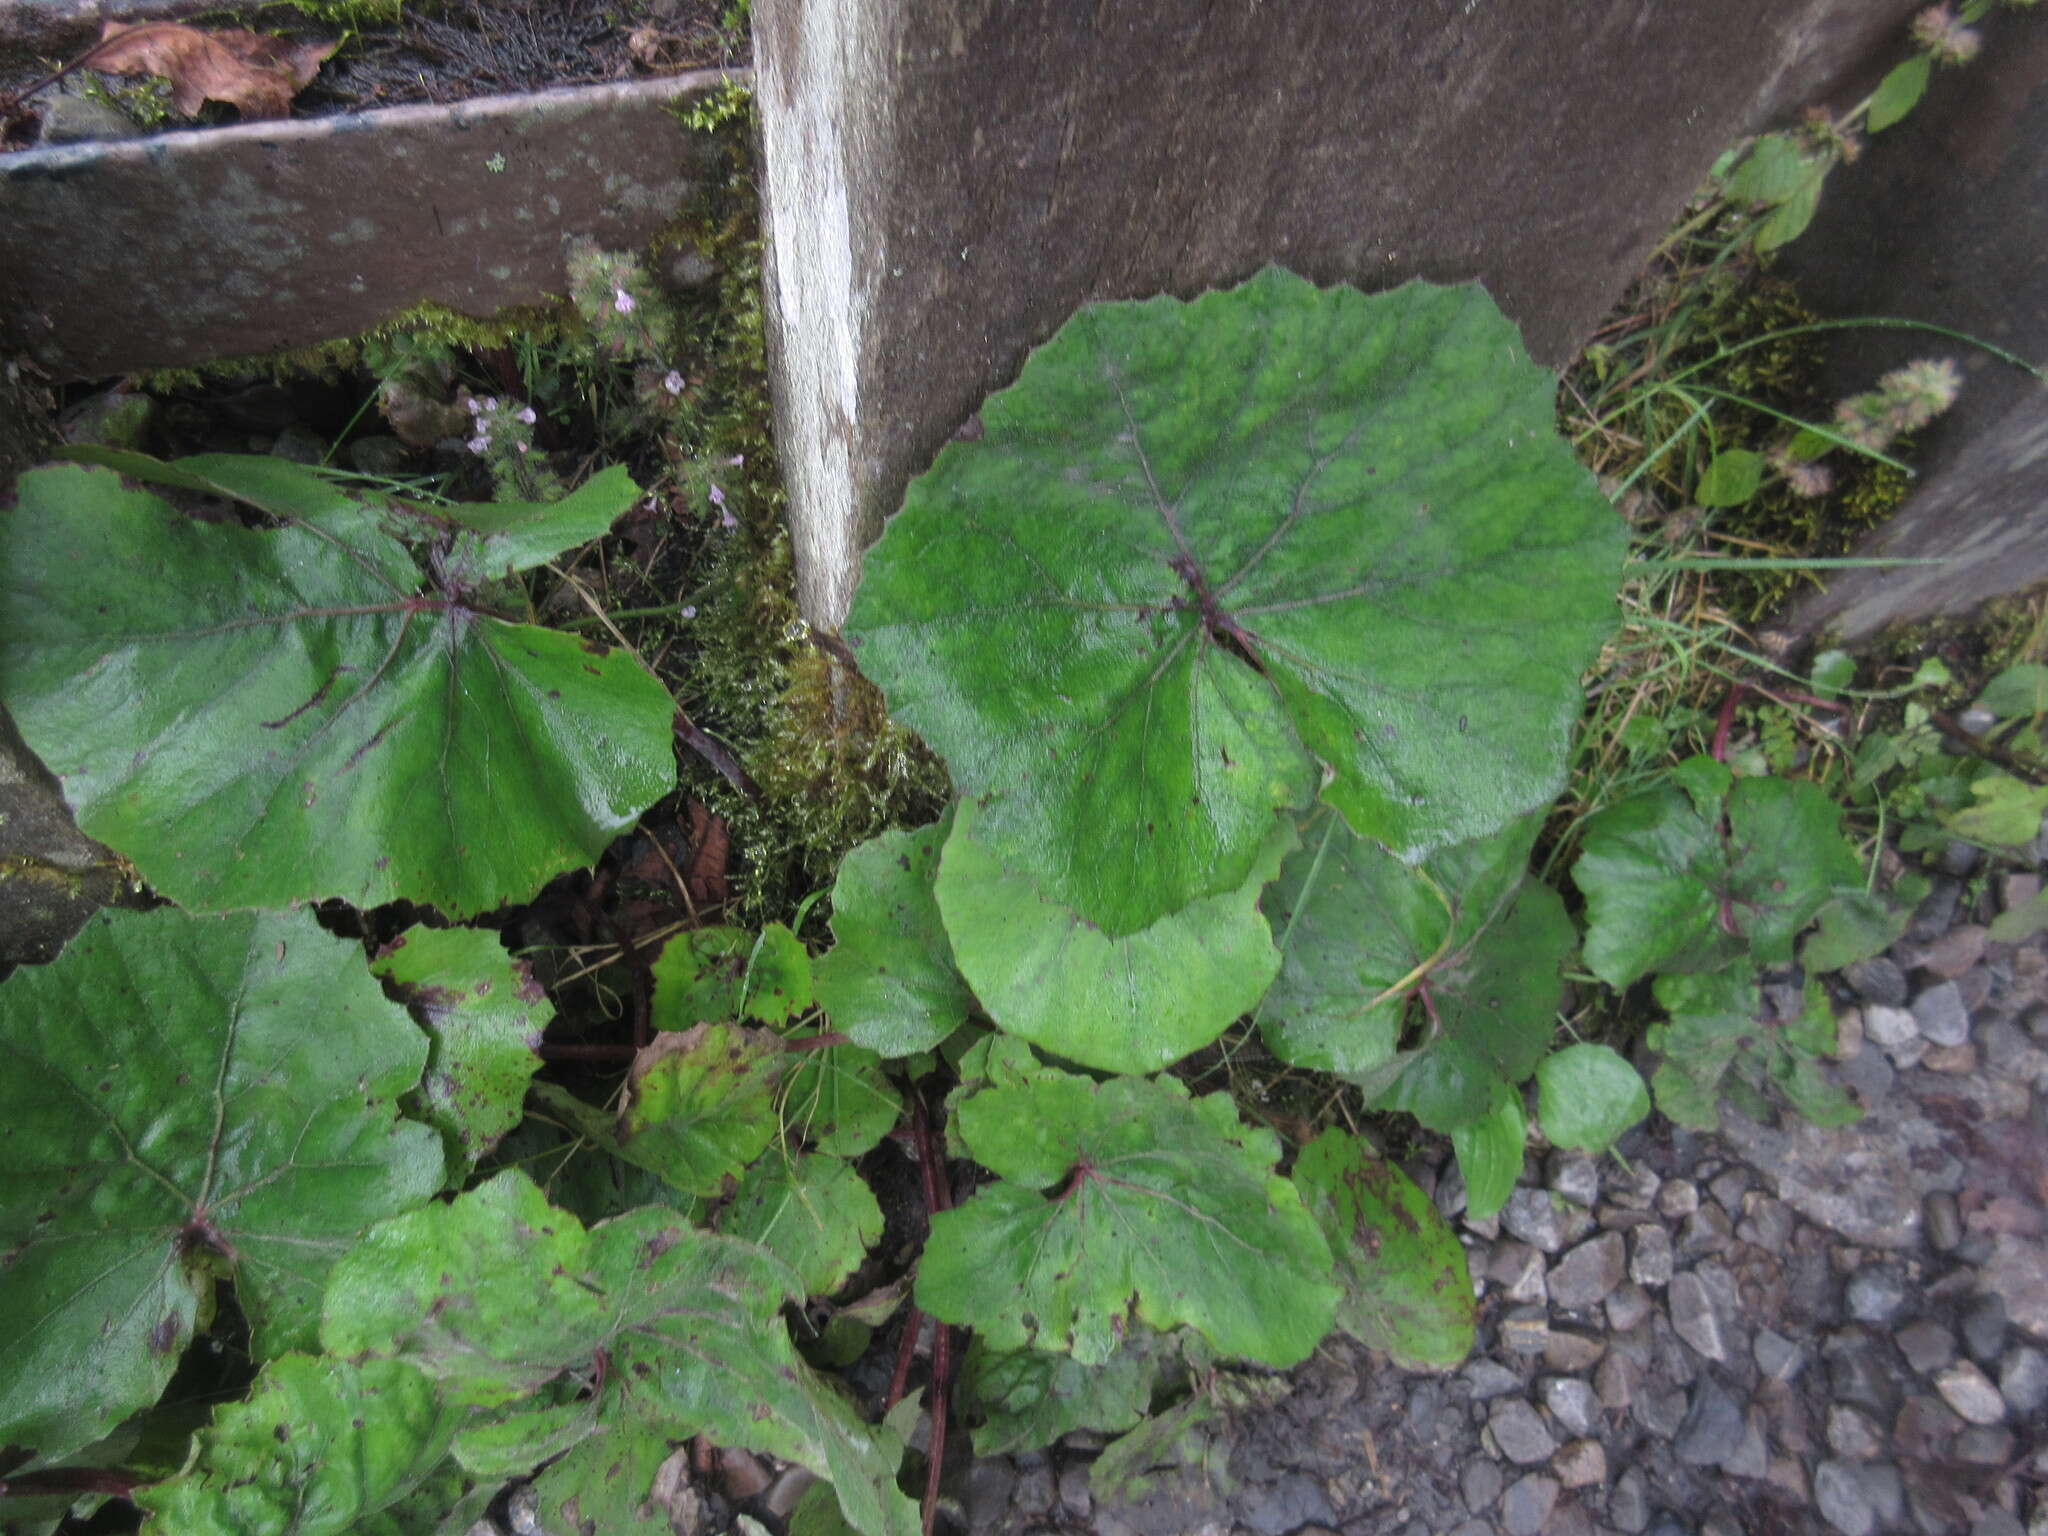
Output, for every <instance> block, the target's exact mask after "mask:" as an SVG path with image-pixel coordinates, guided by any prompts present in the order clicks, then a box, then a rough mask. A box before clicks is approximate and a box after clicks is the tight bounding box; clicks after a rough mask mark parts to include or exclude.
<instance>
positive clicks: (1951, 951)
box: [1919, 923, 1988, 981]
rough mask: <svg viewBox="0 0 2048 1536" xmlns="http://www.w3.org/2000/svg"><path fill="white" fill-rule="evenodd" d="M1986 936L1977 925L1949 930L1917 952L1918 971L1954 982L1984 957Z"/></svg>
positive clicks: (1967, 925)
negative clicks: (1918, 953)
mask: <svg viewBox="0 0 2048 1536" xmlns="http://www.w3.org/2000/svg"><path fill="white" fill-rule="evenodd" d="M1987 937H1988V935H1987V934H1986V932H1985V930H1984V928H1983V926H1982V925H1981V924H1978V923H1963V924H1961V925H1959V926H1958V927H1954V928H1951V929H1949V931H1948V932H1947V933H1944V934H1943V935H1942V936H1941V937H1940V938H1938V939H1935V940H1933V941H1932V942H1931V943H1929V944H1928V945H1927V947H1926V948H1925V949H1923V950H1921V951H1920V956H1919V959H1920V969H1921V970H1923V971H1926V972H1927V973H1928V974H1929V975H1932V976H1938V977H1940V978H1941V979H1942V980H1943V981H1954V980H1955V979H1956V978H1957V977H1959V976H1961V975H1962V974H1963V972H1965V971H1967V970H1969V969H1970V968H1971V967H1972V966H1974V965H1975V964H1976V963H1977V962H1978V961H1979V960H1982V959H1983V958H1984V942H1985V939H1986V938H1987Z"/></svg>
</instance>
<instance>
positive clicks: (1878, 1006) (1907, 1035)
mask: <svg viewBox="0 0 2048 1536" xmlns="http://www.w3.org/2000/svg"><path fill="white" fill-rule="evenodd" d="M1903 990H1904V984H1903V983H1901V991H1903ZM1904 1000H1905V999H1904V998H1903V997H1902V998H1901V999H1900V1001H1901V1002H1903V1001H1904ZM1863 1038H1864V1039H1866V1040H1868V1041H1870V1042H1871V1043H1872V1044H1873V1045H1879V1046H1882V1047H1883V1048H1884V1049H1885V1051H1886V1052H1887V1053H1891V1052H1896V1051H1897V1050H1898V1049H1899V1048H1900V1047H1901V1046H1907V1045H1912V1044H1914V1043H1915V1042H1917V1041H1918V1040H1919V1038H1920V1023H1919V1020H1917V1019H1915V1018H1914V1017H1913V1015H1912V1014H1911V1013H1909V1012H1908V1011H1907V1010H1906V1009H1904V1008H1893V1007H1888V1006H1886V1005H1885V1004H1882V1003H1870V1004H1867V1005H1866V1006H1865V1007H1864V1009H1863Z"/></svg>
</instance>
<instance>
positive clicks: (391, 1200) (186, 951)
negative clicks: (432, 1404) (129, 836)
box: [0, 909, 442, 1466]
mask: <svg viewBox="0 0 2048 1536" xmlns="http://www.w3.org/2000/svg"><path fill="white" fill-rule="evenodd" d="M0 1049H4V1050H5V1052H6V1056H7V1063H8V1065H7V1070H6V1071H4V1072H0V1127H4V1130H0V1187H4V1189H5V1197H4V1199H0V1252H4V1253H5V1254H6V1256H7V1257H6V1262H5V1264H4V1265H0V1360H4V1361H5V1362H6V1367H5V1369H4V1370H0V1444H5V1445H9V1446H16V1447H20V1448H22V1449H24V1450H27V1451H30V1452H32V1453H33V1454H34V1460H32V1461H31V1462H30V1463H29V1465H30V1466H34V1465H38V1464H48V1463H51V1462H54V1461H56V1460H57V1459H58V1458H60V1457H62V1456H64V1455H66V1454H67V1453H69V1452H71V1451H74V1450H77V1449H78V1448H80V1447H81V1446H84V1445H87V1444H89V1443H91V1442H92V1441H94V1440H97V1439H99V1438H100V1437H101V1436H102V1435H104V1434H106V1433H107V1431H108V1430H110V1429H111V1428H113V1426H114V1425H115V1424H116V1423H117V1422H119V1421H120V1420H121V1419H122V1418H124V1417H126V1416H127V1415H128V1414H130V1413H133V1412H135V1411H137V1410H139V1409H142V1408H146V1407H148V1406H149V1405H150V1404H151V1403H153V1402H155V1401H156V1399H157V1397H158V1396H159V1395H160V1394H161V1393H162V1392H163V1389H164V1386H165V1384H166V1383H168V1382H169V1381H170V1379H171V1373H172V1372H173V1370H175V1369H176V1367H177V1364H178V1360H179V1357H180V1356H181V1355H182V1354H183V1353H184V1350H185V1346H186V1345H187V1344H188V1343H190V1342H191V1339H192V1335H193V1331H194V1328H195V1325H196V1322H197V1318H198V1316H199V1313H200V1311H201V1309H202V1307H203V1306H206V1305H208V1304H209V1303H210V1301H211V1297H212V1291H213V1285H214V1278H215V1276H216V1275H217V1274H221V1273H226V1274H230V1275H232V1276H233V1278H234V1282H235V1290H236V1297H237V1299H238V1301H239V1302H240V1304H241V1308H242V1310H243V1312H244V1313H245V1314H246V1315H247V1316H248V1318H249V1322H250V1325H251V1330H252V1333H253V1343H254V1350H255V1353H256V1355H257V1357H258V1358H259V1359H261V1358H267V1357H269V1356H273V1355H277V1354H280V1353H282V1352H284V1351H286V1350H291V1349H297V1348H302V1347H304V1346H306V1345H309V1344H311V1343H312V1339H313V1329H314V1323H315V1319H316V1318H317V1316H318V1309H319V1298H320V1288H321V1286H322V1284H323V1283H324V1281H325V1279H326V1276H327V1271H328V1266H330V1265H331V1264H332V1263H333V1262H334V1261H335V1259H336V1258H337V1257H338V1256H339V1255H340V1253H341V1251H342V1250H343V1249H344V1248H346V1247H347V1246H348V1244H349V1242H350V1240H351V1239H352V1238H353V1237H354V1236H355V1234H356V1233H357V1232H359V1231H360V1230H361V1229H362V1228H363V1227H365V1226H367V1225H368V1224H369V1223H371V1222H373V1221H375V1220H377V1219H378V1218H380V1217H383V1216H388V1215H391V1214H392V1213H393V1212H396V1211H402V1210H405V1209H406V1208H407V1207H409V1206H413V1205H416V1204H418V1203H419V1202H421V1201H423V1200H426V1199H428V1198H429V1197H431V1196H432V1195H433V1193H434V1192H435V1191H436V1190H437V1189H439V1188H440V1187H441V1171H442V1164H441V1146H440V1138H439V1137H438V1136H437V1135H436V1134H435V1133H434V1132H433V1131H432V1130H431V1129H429V1128H428V1127H426V1126H424V1125H418V1124H414V1123H412V1122H410V1121H405V1120H401V1119H400V1118H399V1116H398V1111H397V1103H398V1099H399V1097H400V1096H401V1095H402V1094H405V1093H408V1092H410V1091H411V1089H412V1088H413V1086H414V1085H415V1084H416V1083H417V1082H418V1081H419V1076H420V1070H421V1068H422V1067H423V1066H425V1064H426V1059H427V1040H426V1037H425V1036H424V1035H422V1034H421V1033H420V1031H419V1029H418V1027H417V1026H415V1025H414V1024H413V1022H412V1020H411V1019H409V1018H407V1017H406V1015H405V1011H404V1010H403V1009H402V1008H400V1007H398V1005H397V1004H395V1003H392V1002H390V1001H388V1000H387V999H386V998H385V996H384V994H383V993H382V992H381V991H380V990H379V989H378V987H377V983H376V982H375V981H374V980H372V979H371V976H370V973H369V970H368V968H367V967H366V966H365V965H364V964H363V956H362V951H361V950H360V949H359V948H358V947H357V946H355V945H353V944H349V943H344V942H343V941H342V940H339V939H336V938H332V937H330V936H329V935H328V934H326V933H324V932H323V931H322V930H321V928H320V926H319V924H318V923H316V922H314V920H313V916H312V914H311V913H310V912H296V913H282V912H273V913H244V914H240V915H237V916H233V917H222V918H200V917H190V916H187V915H186V914H184V913H182V912H178V911H175V910H171V909H163V910H159V911H155V912H147V913H143V912H112V913H106V914H103V915H101V916H99V917H95V918H94V919H93V920H92V921H91V922H90V923H88V924H87V925H86V927H85V929H84V931H82V932H81V933H80V934H79V935H78V937H77V938H75V939H73V940H72V941H71V944H70V945H69V946H68V947H67V948H66V949H65V950H64V951H63V953H62V954H60V955H59V956H58V957H57V959H55V960H54V961H52V962H51V963H50V964H48V965H43V966H28V967H24V968H23V969H21V970H19V971H16V972H15V973H14V975H13V976H11V977H10V978H9V979H8V980H7V982H6V984H5V985H4V986H0Z"/></svg>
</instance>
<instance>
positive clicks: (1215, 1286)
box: [917, 1073, 1337, 1365]
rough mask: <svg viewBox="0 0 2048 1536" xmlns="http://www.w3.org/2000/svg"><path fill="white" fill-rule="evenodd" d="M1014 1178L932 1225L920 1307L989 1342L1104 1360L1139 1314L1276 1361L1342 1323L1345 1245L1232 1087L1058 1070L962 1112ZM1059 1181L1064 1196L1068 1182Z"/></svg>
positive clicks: (979, 1141)
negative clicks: (1276, 1168)
mask: <svg viewBox="0 0 2048 1536" xmlns="http://www.w3.org/2000/svg"><path fill="white" fill-rule="evenodd" d="M959 1117H960V1130H961V1134H962V1135H963V1136H964V1137H965V1138H966V1141H967V1145H968V1147H969V1148H970V1149H971V1150H972V1151H973V1153H974V1156H975V1157H976V1158H977V1159H978V1160H979V1161H980V1162H981V1163H983V1164H984V1165H985V1166H986V1167H988V1168H989V1169H990V1170H992V1171H993V1172H994V1173H995V1174H996V1175H997V1176H998V1182H997V1183H994V1184H991V1185H989V1186H987V1187H986V1188H984V1189H981V1190H978V1191H977V1192H976V1193H975V1195H974V1198H973V1199H971V1200H969V1201H967V1203H966V1204H964V1205H962V1206H960V1207H958V1208H957V1209H955V1210H951V1211H942V1212H940V1213H939V1214H938V1215H936V1216H934V1217H933V1218H932V1231H931V1240H930V1241H929V1242H928V1243H927V1244H926V1245H925V1250H924V1258H923V1259H922V1260H921V1261H920V1262H919V1264H918V1274H917V1303H918V1305H919V1306H921V1307H923V1308H924V1309H925V1310H926V1311H927V1312H929V1313H931V1314H932V1316H934V1317H937V1318H940V1319H942V1320H943V1321H945V1322H949V1323H962V1324H967V1325H969V1326H972V1327H973V1328H974V1330H975V1331H976V1332H977V1333H978V1334H980V1335H981V1337H982V1338H983V1339H985V1340H986V1341H987V1343H988V1346H989V1348H991V1349H1025V1348H1035V1349H1045V1350H1057V1351H1063V1352H1065V1353H1068V1354H1071V1355H1073V1356H1074V1358H1075V1359H1077V1360H1080V1361H1081V1362H1083V1363H1084V1364H1089V1365H1100V1364H1103V1363H1104V1362H1106V1361H1107V1360H1109V1359H1110V1357H1111V1356H1112V1355H1114V1354H1115V1353H1116V1350H1117V1345H1118V1340H1119V1335H1120V1333H1121V1331H1122V1326H1123V1323H1124V1321H1125V1319H1126V1318H1127V1317H1128V1315H1129V1314H1130V1312H1131V1309H1132V1308H1133V1306H1135V1307H1136V1309H1137V1315H1138V1317H1139V1318H1140V1319H1141V1320H1142V1321H1144V1322H1146V1323H1149V1324H1151V1325H1152V1326H1153V1327H1155V1328H1161V1329H1166V1328H1173V1327H1176V1326H1179V1325H1180V1324H1183V1323H1184V1324H1186V1325H1187V1326H1189V1327H1191V1328H1193V1329H1195V1330H1196V1331H1197V1332H1199V1333H1201V1334H1202V1335H1203V1337H1205V1338H1207V1339H1208V1340H1209V1341H1210V1342H1211V1343H1212V1344H1214V1345H1215V1346H1216V1347H1217V1348H1218V1349H1220V1350H1222V1351H1223V1352H1225V1353H1226V1354H1231V1355H1241V1356H1244V1357H1245V1358H1247V1359H1252V1360H1257V1361H1260V1362H1262V1363H1264V1364H1267V1365H1293V1364H1294V1363H1296V1362H1297V1361H1299V1360H1301V1359H1303V1358H1305V1357H1306V1356H1307V1355H1308V1353H1309V1351H1310V1350H1312V1349H1314V1348H1315V1347H1316V1345H1317V1343H1318V1342H1320V1341H1321V1339H1322V1337H1323V1335H1324V1333H1325V1332H1327V1331H1328V1329H1329V1326H1330V1318H1331V1315H1332V1313H1333V1311H1334V1310H1335V1307H1336V1303H1337V1288H1336V1286H1335V1285H1334V1284H1333V1283H1332V1282H1331V1279H1330V1250H1329V1247H1328V1245H1327V1243H1326V1242H1325V1241H1324V1239H1323V1235H1322V1233H1321V1231H1320V1230H1318V1228H1317V1226H1316V1223H1315V1220H1314V1219H1313V1218H1312V1217H1311V1216H1310V1215H1309V1214H1308V1212H1307V1211H1306V1210H1304V1209H1303V1208H1302V1204H1301V1199H1300V1196H1299V1195H1298V1194H1297V1193H1296V1192H1295V1188H1294V1186H1293V1185H1292V1184H1290V1183H1288V1182H1287V1180H1285V1179H1283V1178H1279V1177H1277V1176H1276V1175H1275V1174H1274V1172H1273V1165H1274V1163H1275V1162H1277V1161H1278V1159H1279V1151H1280V1148H1279V1143H1278V1141H1277V1140H1276V1139H1275V1138H1274V1136H1273V1134H1272V1133H1271V1132H1270V1131H1264V1130H1253V1129H1249V1128H1247V1127H1245V1126H1244V1125H1242V1124H1240V1123H1239V1121H1238V1118H1237V1111H1236V1109H1235V1107H1234V1106H1233V1105H1232V1104H1231V1102H1230V1098H1229V1095H1227V1094H1220V1093H1219V1094H1211V1095H1209V1096H1208V1097H1207V1098H1203V1099H1190V1098H1189V1097H1188V1094H1187V1090H1186V1089H1185V1088H1183V1087H1182V1086H1181V1085H1180V1084H1179V1083H1178V1082H1175V1081H1173V1080H1172V1079H1148V1078H1135V1077H1118V1078H1111V1079H1110V1080H1109V1081H1108V1082H1106V1083H1095V1082H1091V1081H1089V1080H1088V1079H1087V1078H1083V1077H1074V1076H1071V1075H1068V1074H1065V1073H1058V1074H1047V1075H1046V1076H1044V1077H1041V1078H1036V1079H1034V1080H1031V1081H1029V1082H1026V1083H1023V1084H1021V1085H1019V1086H1017V1087H1012V1088H990V1089H986V1090H984V1091H983V1092H981V1093H978V1094H976V1095H974V1096H973V1097H972V1098H970V1099H968V1100H966V1101H965V1102H964V1103H963V1104H962V1105H961V1106H960V1110H959ZM1055 1186H1057V1187H1055Z"/></svg>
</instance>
